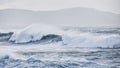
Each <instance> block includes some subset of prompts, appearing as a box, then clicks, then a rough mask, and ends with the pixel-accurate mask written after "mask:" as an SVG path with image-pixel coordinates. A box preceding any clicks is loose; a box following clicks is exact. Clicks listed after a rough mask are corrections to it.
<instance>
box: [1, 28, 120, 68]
mask: <svg viewBox="0 0 120 68" xmlns="http://www.w3.org/2000/svg"><path fill="white" fill-rule="evenodd" d="M65 30H66V31H67V32H68V34H67V35H68V36H67V37H66V36H60V39H62V40H60V41H62V43H66V44H65V45H64V44H61V42H55V43H43V44H41V42H40V41H41V40H38V42H34V43H33V42H31V43H25V44H15V43H11V42H10V41H9V39H10V37H11V35H12V34H13V32H12V33H4V32H3V33H2V32H1V33H0V68H120V28H92V29H91V28H76V29H73V28H71V29H65ZM22 33H24V32H22ZM71 33H72V34H71ZM76 33H77V36H76ZM69 36H70V38H69ZM21 37H23V36H20V38H21ZM46 37H48V38H46ZM46 37H44V38H45V39H48V40H47V41H50V40H51V39H52V38H53V37H52V36H50V37H49V35H48V36H46ZM23 39H24V37H23ZM64 39H66V40H64ZM55 40H56V39H55ZM45 41H46V40H45ZM42 42H43V41H42ZM59 43H60V44H59ZM82 47H85V48H82Z"/></svg>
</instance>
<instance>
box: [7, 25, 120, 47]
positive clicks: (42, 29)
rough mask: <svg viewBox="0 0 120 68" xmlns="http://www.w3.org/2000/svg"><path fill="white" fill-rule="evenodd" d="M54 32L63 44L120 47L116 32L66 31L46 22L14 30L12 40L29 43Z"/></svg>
mask: <svg viewBox="0 0 120 68" xmlns="http://www.w3.org/2000/svg"><path fill="white" fill-rule="evenodd" d="M49 34H53V35H59V36H61V38H62V40H61V41H62V43H63V44H61V45H67V46H73V47H74V46H79V47H111V48H112V47H115V46H117V47H119V46H120V36H119V35H116V34H110V35H108V34H107V35H104V34H99V35H95V34H92V33H83V32H78V31H71V30H70V31H65V30H62V29H60V28H58V27H55V26H51V25H44V24H34V25H31V26H28V27H27V28H24V29H21V30H18V31H16V32H14V34H13V35H12V37H11V38H10V39H9V40H10V41H14V42H15V43H28V42H31V41H40V40H41V38H42V37H43V36H46V35H49Z"/></svg>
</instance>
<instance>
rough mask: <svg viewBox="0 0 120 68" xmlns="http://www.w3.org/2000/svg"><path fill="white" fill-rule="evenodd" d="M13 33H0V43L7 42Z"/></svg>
mask: <svg viewBox="0 0 120 68" xmlns="http://www.w3.org/2000/svg"><path fill="white" fill-rule="evenodd" d="M12 34H13V32H8V33H0V41H5V40H6V41H8V40H9V39H10V37H11V36H12Z"/></svg>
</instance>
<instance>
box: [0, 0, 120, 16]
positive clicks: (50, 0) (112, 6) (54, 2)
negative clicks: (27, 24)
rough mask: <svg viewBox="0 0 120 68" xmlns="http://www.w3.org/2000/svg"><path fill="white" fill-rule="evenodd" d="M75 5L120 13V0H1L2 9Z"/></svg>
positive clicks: (33, 8) (52, 8) (43, 9)
mask: <svg viewBox="0 0 120 68" xmlns="http://www.w3.org/2000/svg"><path fill="white" fill-rule="evenodd" d="M73 7H87V8H95V9H98V10H102V11H109V12H113V13H119V14H120V0H0V9H11V8H12V9H28V10H37V11H39V10H40V11H41V10H42V11H46V10H47V11H48V10H59V9H64V8H73Z"/></svg>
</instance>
